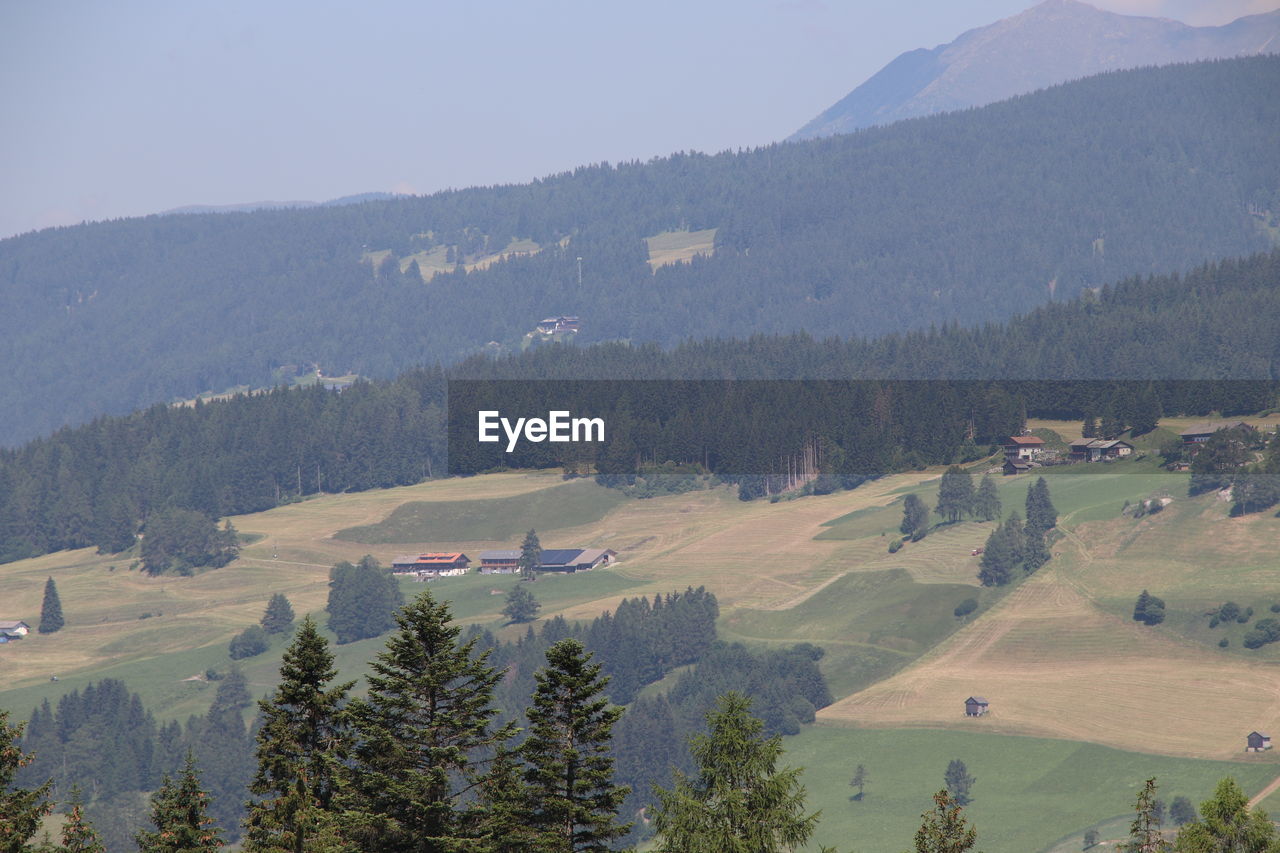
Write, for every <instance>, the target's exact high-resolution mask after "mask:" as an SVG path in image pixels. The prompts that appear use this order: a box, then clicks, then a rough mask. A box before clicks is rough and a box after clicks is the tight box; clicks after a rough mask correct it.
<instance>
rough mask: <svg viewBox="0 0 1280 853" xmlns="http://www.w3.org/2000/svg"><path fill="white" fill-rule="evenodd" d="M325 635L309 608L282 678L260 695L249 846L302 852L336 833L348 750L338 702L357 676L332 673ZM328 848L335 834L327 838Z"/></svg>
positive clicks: (287, 654)
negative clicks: (335, 808) (272, 689)
mask: <svg viewBox="0 0 1280 853" xmlns="http://www.w3.org/2000/svg"><path fill="white" fill-rule="evenodd" d="M337 674H338V673H337V670H336V669H334V666H333V655H332V654H331V653H330V652H329V643H328V641H327V640H325V638H324V637H323V636H322V635H321V634H320V632H319V631H318V630H317V629H316V624H315V622H313V621H312V619H311V617H310V616H307V617H306V618H305V619H303V621H302V625H301V626H300V627H299V628H298V632H297V634H296V635H295V636H294V639H293V643H292V644H291V645H290V646H289V648H288V649H286V650H285V653H284V660H283V661H282V663H281V665H280V686H279V687H278V688H276V691H275V692H274V693H273V694H271V696H270V697H268V698H267V699H263V700H262V701H260V702H259V703H258V710H259V713H260V714H261V715H262V725H261V727H260V728H259V729H258V734H257V740H258V746H257V758H258V770H257V773H256V774H255V776H254V777H253V782H252V783H250V785H249V790H250V791H251V792H253V793H254V794H256V795H258V797H260V798H261V799H258V800H255V801H254V802H252V803H250V805H249V816H248V819H247V820H246V822H245V824H246V827H247V830H248V846H247V849H249V850H254V851H268V850H270V851H277V850H279V851H286V850H292V851H295V853H300V851H302V850H313V849H315V844H316V842H317V840H321V839H323V838H324V837H325V836H326V833H328V834H329V835H332V834H333V831H334V825H333V823H334V822H333V811H332V809H333V801H334V797H335V794H336V792H337V787H338V783H339V778H340V770H341V761H342V759H343V758H344V756H345V755H346V752H347V750H346V747H347V741H348V737H347V733H346V731H345V728H344V726H343V724H342V722H341V719H340V710H341V707H342V705H343V703H344V702H345V701H346V697H347V692H348V691H349V690H350V689H351V687H352V685H353V684H354V682H351V681H348V682H344V683H340V684H333V679H334V677H335V676H336V675H337ZM329 846H330V848H332V839H330V845H329Z"/></svg>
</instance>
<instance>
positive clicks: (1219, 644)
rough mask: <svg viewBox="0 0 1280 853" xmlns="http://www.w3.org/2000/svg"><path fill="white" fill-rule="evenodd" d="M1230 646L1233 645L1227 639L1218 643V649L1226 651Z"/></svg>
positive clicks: (1224, 638)
mask: <svg viewBox="0 0 1280 853" xmlns="http://www.w3.org/2000/svg"><path fill="white" fill-rule="evenodd" d="M1229 645H1231V641H1230V640H1228V639H1227V638H1226V637H1223V638H1222V639H1221V640H1219V641H1218V648H1220V649H1225V648H1226V647H1227V646H1229Z"/></svg>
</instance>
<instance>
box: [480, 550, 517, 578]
mask: <svg viewBox="0 0 1280 853" xmlns="http://www.w3.org/2000/svg"><path fill="white" fill-rule="evenodd" d="M519 570H520V552H519V551H481V552H480V574H482V575H512V574H515V573H516V572H517V571H519Z"/></svg>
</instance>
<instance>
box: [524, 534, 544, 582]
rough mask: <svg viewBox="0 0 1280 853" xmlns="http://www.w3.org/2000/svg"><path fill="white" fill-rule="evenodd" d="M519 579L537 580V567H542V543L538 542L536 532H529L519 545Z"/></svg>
mask: <svg viewBox="0 0 1280 853" xmlns="http://www.w3.org/2000/svg"><path fill="white" fill-rule="evenodd" d="M518 565H519V567H520V577H522V578H524V579H525V580H530V581H532V580H537V579H538V567H539V566H541V565H542V543H541V542H539V541H538V531H536V530H530V531H529V532H528V533H526V534H525V535H524V541H523V542H521V543H520V561H519V563H518Z"/></svg>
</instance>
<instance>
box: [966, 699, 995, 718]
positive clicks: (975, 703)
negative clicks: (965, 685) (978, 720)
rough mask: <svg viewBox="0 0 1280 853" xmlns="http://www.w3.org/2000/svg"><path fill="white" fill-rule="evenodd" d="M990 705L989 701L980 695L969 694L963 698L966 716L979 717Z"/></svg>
mask: <svg viewBox="0 0 1280 853" xmlns="http://www.w3.org/2000/svg"><path fill="white" fill-rule="evenodd" d="M990 705H991V703H990V702H988V701H987V700H986V699H984V698H982V697H981V696H970V697H969V698H968V699H966V700H964V715H965V716H966V717H981V716H982V715H983V714H985V713H987V709H988V707H989V706H990Z"/></svg>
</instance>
